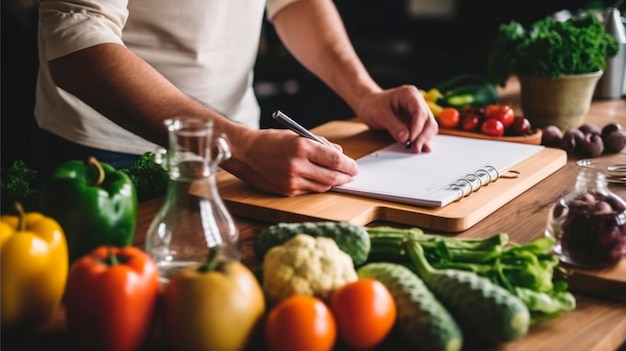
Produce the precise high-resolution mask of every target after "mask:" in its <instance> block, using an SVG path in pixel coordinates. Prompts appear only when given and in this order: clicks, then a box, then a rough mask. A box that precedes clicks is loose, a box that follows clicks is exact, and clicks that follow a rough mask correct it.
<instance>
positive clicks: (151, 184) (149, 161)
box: [120, 152, 169, 202]
mask: <svg viewBox="0 0 626 351" xmlns="http://www.w3.org/2000/svg"><path fill="white" fill-rule="evenodd" d="M155 156H156V155H155V154H154V153H153V152H146V153H145V154H143V155H142V156H141V157H140V158H139V159H138V160H137V162H135V164H134V165H132V166H130V167H128V168H122V169H120V170H121V171H123V172H125V173H126V174H128V176H129V177H130V179H131V180H132V182H133V184H135V190H136V191H137V200H138V201H139V202H143V201H146V200H150V199H153V198H156V197H161V196H164V195H165V191H166V189H167V180H168V179H169V175H168V173H167V171H166V170H165V169H164V168H163V167H162V166H161V165H160V164H158V163H156V161H155Z"/></svg>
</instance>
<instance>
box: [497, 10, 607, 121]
mask: <svg viewBox="0 0 626 351" xmlns="http://www.w3.org/2000/svg"><path fill="white" fill-rule="evenodd" d="M618 51H619V43H618V41H617V40H616V39H615V37H613V36H612V35H610V34H609V33H607V32H606V31H605V29H604V25H603V24H602V22H600V20H599V19H598V17H597V16H596V15H595V14H594V13H592V12H585V13H582V14H580V15H577V16H572V17H570V18H568V19H567V20H564V21H559V20H557V19H555V18H554V17H551V16H549V17H545V18H542V19H540V20H538V21H536V22H534V23H532V24H531V25H530V26H529V27H528V28H524V27H523V26H522V25H521V24H520V23H518V22H516V21H511V22H510V23H506V24H502V25H500V27H499V31H498V34H497V36H496V39H495V41H494V44H493V47H492V50H491V52H490V54H489V58H488V69H489V76H490V78H491V79H492V81H493V82H494V83H496V84H498V85H500V86H503V87H504V86H505V85H506V81H507V80H508V78H509V77H510V76H512V75H516V76H517V77H518V78H519V81H520V86H521V108H522V113H523V114H524V116H525V117H526V118H528V119H529V120H530V121H531V123H532V124H533V125H534V126H537V127H544V126H547V125H557V126H559V127H560V128H561V129H568V128H575V127H578V126H579V125H580V124H581V123H582V120H583V118H584V116H585V115H586V114H587V112H588V111H589V107H590V104H591V100H592V99H593V93H594V90H595V87H596V84H597V82H598V80H599V79H600V77H601V76H602V74H603V71H604V69H605V66H606V59H607V58H609V57H612V56H614V55H615V54H617V52H618Z"/></svg>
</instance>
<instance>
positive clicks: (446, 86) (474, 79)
mask: <svg viewBox="0 0 626 351" xmlns="http://www.w3.org/2000/svg"><path fill="white" fill-rule="evenodd" d="M485 82H489V81H488V80H487V79H486V78H484V77H483V76H480V75H478V74H470V73H465V74H459V75H457V76H454V77H452V78H450V79H447V80H445V81H443V82H440V83H439V84H437V85H436V86H435V89H437V90H439V91H440V92H442V93H443V92H446V91H450V90H454V89H457V88H459V87H464V86H468V85H477V84H482V83H485Z"/></svg>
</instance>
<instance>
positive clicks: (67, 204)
mask: <svg viewBox="0 0 626 351" xmlns="http://www.w3.org/2000/svg"><path fill="white" fill-rule="evenodd" d="M137 205H138V203H137V191H136V189H135V186H134V184H133V182H132V181H131V179H130V178H129V177H128V175H127V174H126V173H124V172H122V171H118V170H116V169H115V168H113V167H112V166H111V165H109V164H106V163H100V162H98V160H96V159H95V158H94V157H90V158H89V159H88V160H86V161H84V162H82V161H78V160H71V161H67V162H65V163H63V164H61V165H60V166H59V167H57V168H56V169H55V170H54V171H53V173H52V174H51V175H50V176H49V177H48V179H46V182H45V183H44V184H43V186H42V189H41V194H40V211H41V212H42V213H44V214H45V215H47V216H49V217H52V218H54V219H56V220H57V221H58V222H59V224H61V227H62V228H63V231H64V232H65V235H66V237H67V244H68V249H69V258H70V262H73V261H74V260H76V259H77V258H79V257H81V256H83V255H84V254H86V253H88V252H90V251H91V250H93V249H95V248H96V247H98V246H101V245H109V246H128V245H131V244H132V242H133V238H134V236H135V227H136V224H137Z"/></svg>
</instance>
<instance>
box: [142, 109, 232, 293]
mask: <svg viewBox="0 0 626 351" xmlns="http://www.w3.org/2000/svg"><path fill="white" fill-rule="evenodd" d="M165 125H166V127H167V129H168V133H169V150H168V151H167V152H165V151H164V150H161V152H158V153H157V162H160V163H162V164H163V165H164V167H165V169H166V170H167V171H168V173H169V180H168V184H167V192H166V196H165V200H164V203H163V205H162V207H161V208H160V210H159V212H158V213H157V215H156V217H155V218H154V219H153V221H152V223H151V225H150V227H149V229H148V232H147V234H146V243H145V248H146V252H148V254H150V256H151V257H152V258H153V259H154V261H155V263H156V264H157V267H158V268H159V271H160V276H161V281H162V282H167V280H168V277H169V276H170V275H171V274H172V273H174V272H175V271H176V270H178V269H181V268H184V267H187V266H190V265H196V264H200V263H204V262H206V259H207V256H208V254H209V252H210V250H213V249H215V248H216V247H217V246H222V250H221V254H222V255H223V256H224V257H228V258H231V259H236V260H239V259H240V258H241V256H240V251H239V247H238V237H239V232H238V229H237V226H236V225H235V223H234V221H233V218H232V217H231V215H230V213H229V212H228V210H227V208H226V207H225V205H224V203H223V202H222V199H221V197H220V195H219V193H218V189H217V184H216V181H215V177H216V173H217V171H218V166H219V164H220V163H221V162H222V161H224V160H226V159H228V158H229V157H230V149H229V147H228V143H227V142H226V140H225V139H224V138H223V137H221V136H220V137H217V138H213V124H212V122H211V121H207V120H203V119H195V118H177V119H170V120H167V121H165ZM212 150H215V151H216V156H215V159H213V158H212Z"/></svg>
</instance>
